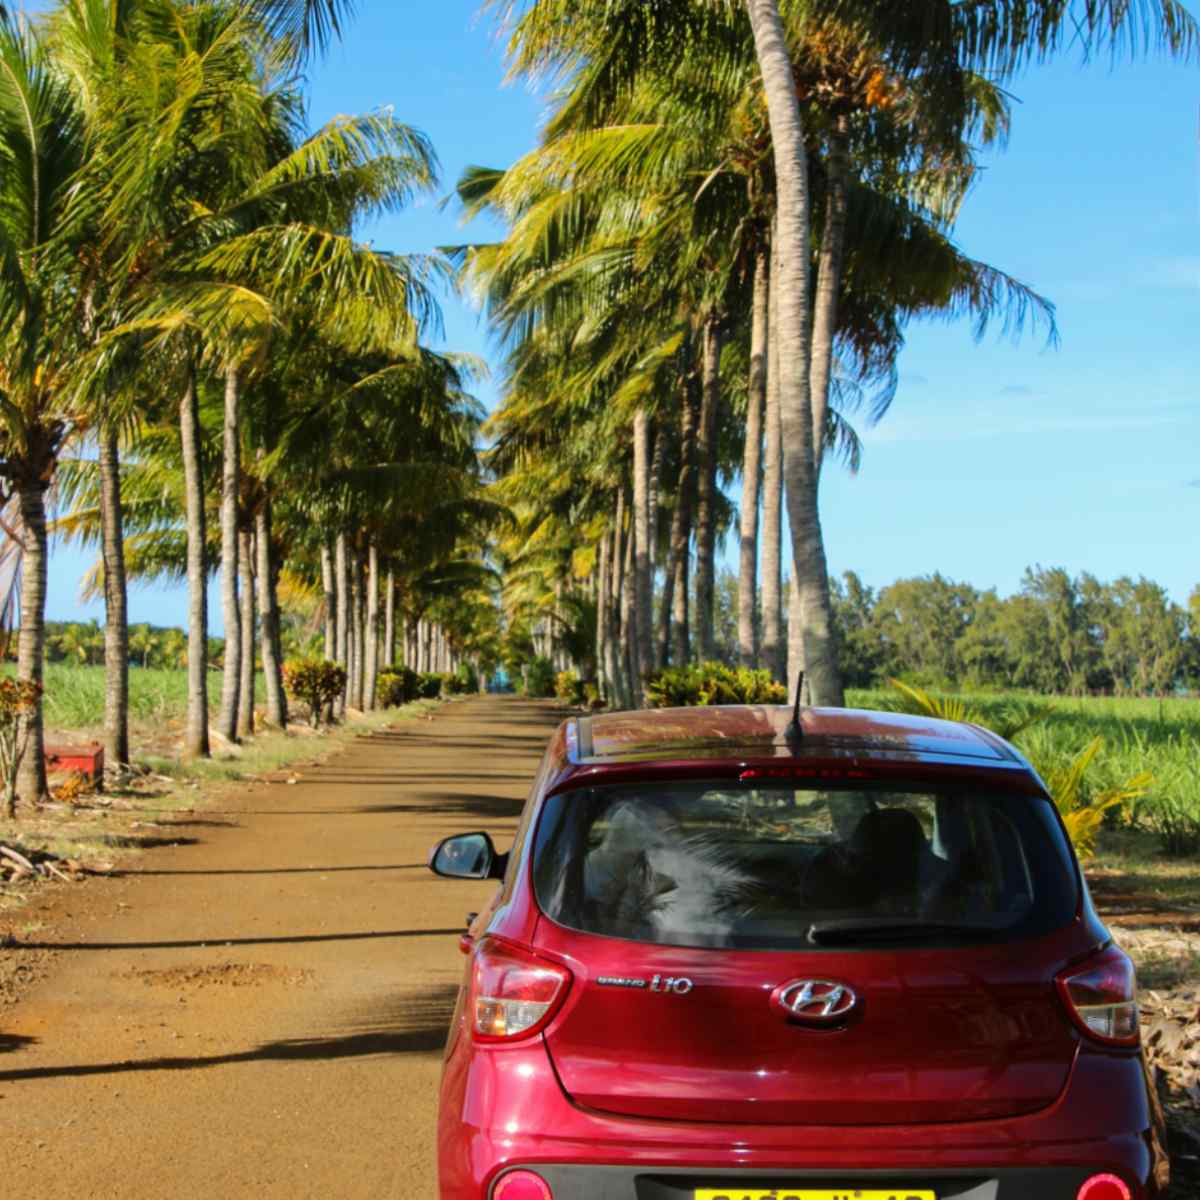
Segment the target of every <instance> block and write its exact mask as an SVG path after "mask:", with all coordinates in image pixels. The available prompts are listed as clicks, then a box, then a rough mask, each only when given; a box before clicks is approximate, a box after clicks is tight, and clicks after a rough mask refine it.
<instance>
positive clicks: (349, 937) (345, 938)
mask: <svg viewBox="0 0 1200 1200" xmlns="http://www.w3.org/2000/svg"><path fill="white" fill-rule="evenodd" d="M460 933H462V926H459V927H458V928H457V929H383V930H371V931H369V932H363V933H304V934H296V935H294V936H289V937H258V938H223V937H210V938H204V939H203V940H201V939H199V938H197V939H194V940H191V941H182V942H18V943H17V944H16V945H15V946H13V947H12V950H13V951H14V952H15V953H18V954H19V953H20V952H21V951H22V950H118V951H119V950H189V949H195V948H198V947H204V946H212V947H220V946H290V945H294V944H297V943H302V942H363V941H368V940H372V939H375V938H419V937H452V936H457V935H458V934H460Z"/></svg>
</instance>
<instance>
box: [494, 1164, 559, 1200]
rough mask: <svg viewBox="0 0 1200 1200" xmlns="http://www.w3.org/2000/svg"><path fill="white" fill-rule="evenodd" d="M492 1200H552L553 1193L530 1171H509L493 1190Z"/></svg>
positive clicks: (540, 1178) (546, 1184) (543, 1181)
mask: <svg viewBox="0 0 1200 1200" xmlns="http://www.w3.org/2000/svg"><path fill="white" fill-rule="evenodd" d="M492 1200H554V1193H553V1192H552V1191H551V1190H550V1185H549V1184H548V1183H547V1182H546V1181H545V1180H544V1179H543V1178H542V1177H541V1176H540V1175H535V1174H534V1173H533V1172H532V1171H509V1173H508V1174H507V1175H504V1176H502V1177H501V1179H500V1182H499V1183H497V1184H496V1186H495V1188H494V1189H493V1191H492Z"/></svg>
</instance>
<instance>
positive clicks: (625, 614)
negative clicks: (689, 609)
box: [621, 512, 642, 708]
mask: <svg viewBox="0 0 1200 1200" xmlns="http://www.w3.org/2000/svg"><path fill="white" fill-rule="evenodd" d="M636 519H637V514H636V513H634V512H631V513H630V514H629V533H628V535H627V536H626V538H625V568H624V571H623V572H622V575H623V579H624V585H623V587H622V589H621V666H622V667H623V668H624V674H625V703H626V705H627V706H628V707H629V708H638V707H640V706H641V690H642V688H641V673H640V670H639V667H638V629H637V625H638V613H637V528H636Z"/></svg>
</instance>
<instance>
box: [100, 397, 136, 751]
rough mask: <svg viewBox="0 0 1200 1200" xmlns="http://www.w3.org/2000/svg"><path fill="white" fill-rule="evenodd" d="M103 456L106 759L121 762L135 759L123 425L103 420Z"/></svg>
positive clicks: (102, 521)
mask: <svg viewBox="0 0 1200 1200" xmlns="http://www.w3.org/2000/svg"><path fill="white" fill-rule="evenodd" d="M99 457H100V461H99V465H100V523H101V537H102V539H103V550H102V553H103V556H104V761H105V762H106V763H107V764H108V765H109V766H113V767H117V766H124V765H127V764H128V762H129V584H128V580H127V577H126V574H125V536H124V528H125V521H124V514H123V512H122V510H121V461H120V453H119V446H118V441H117V429H116V426H115V425H112V424H111V423H110V422H108V421H105V422H103V423H102V424H101V426H100V456H99Z"/></svg>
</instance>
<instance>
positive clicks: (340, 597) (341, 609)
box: [334, 530, 351, 716]
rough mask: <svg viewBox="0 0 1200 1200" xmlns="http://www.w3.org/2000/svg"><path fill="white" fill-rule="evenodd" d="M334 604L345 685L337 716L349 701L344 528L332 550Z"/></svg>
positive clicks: (347, 571) (347, 572)
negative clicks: (333, 550) (344, 672)
mask: <svg viewBox="0 0 1200 1200" xmlns="http://www.w3.org/2000/svg"><path fill="white" fill-rule="evenodd" d="M334 587H335V595H334V604H335V605H336V611H337V661H338V664H339V665H340V666H342V667H344V668H345V670H346V686H345V687H344V688H343V689H342V695H341V698H340V699H339V700H338V703H337V711H338V716H344V715H345V712H346V705H347V704H349V702H350V666H351V663H350V553H349V550H348V548H347V545H346V533H345V530H341V531H339V533H338V535H337V543H336V546H335V552H334Z"/></svg>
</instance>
